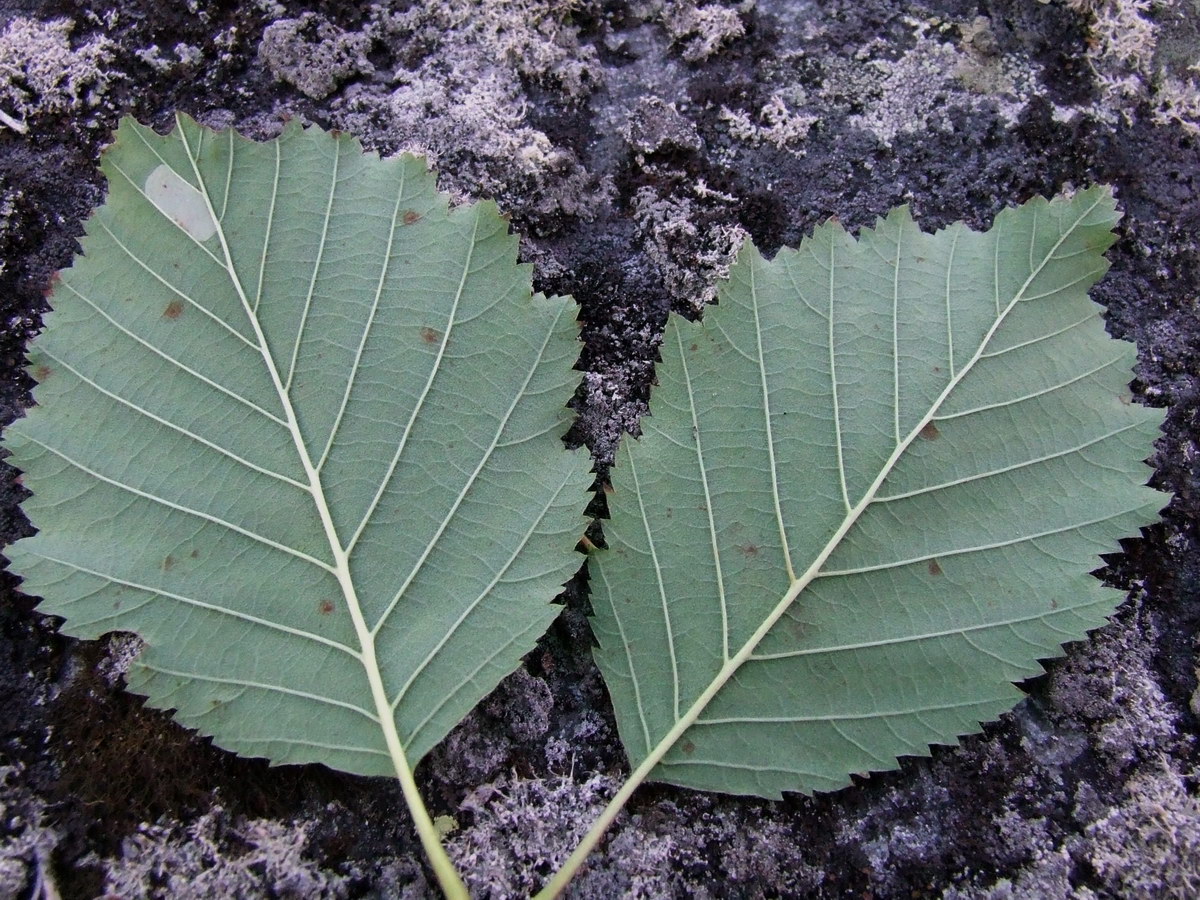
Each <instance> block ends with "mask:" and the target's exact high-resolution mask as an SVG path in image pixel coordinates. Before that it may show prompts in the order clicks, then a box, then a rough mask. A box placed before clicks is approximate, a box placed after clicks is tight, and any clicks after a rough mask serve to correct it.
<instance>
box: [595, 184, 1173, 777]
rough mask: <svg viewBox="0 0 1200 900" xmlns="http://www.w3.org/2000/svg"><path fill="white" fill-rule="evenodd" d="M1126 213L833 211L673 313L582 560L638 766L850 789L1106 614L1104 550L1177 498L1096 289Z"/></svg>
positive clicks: (963, 720) (1049, 208)
mask: <svg viewBox="0 0 1200 900" xmlns="http://www.w3.org/2000/svg"><path fill="white" fill-rule="evenodd" d="M1116 219H1117V215H1116V213H1115V210H1114V203H1113V200H1112V197H1111V194H1110V193H1109V192H1108V191H1107V190H1106V189H1103V188H1093V189H1090V190H1087V191H1084V192H1081V193H1079V194H1077V195H1076V196H1074V197H1072V198H1069V199H1066V198H1060V199H1056V200H1054V201H1052V202H1047V201H1045V200H1043V199H1041V198H1038V199H1035V200H1033V201H1031V202H1029V203H1027V204H1025V205H1024V206H1022V207H1020V208H1019V209H1015V210H1007V211H1005V212H1003V213H1001V214H1000V215H999V216H998V217H997V219H996V222H995V225H994V226H993V228H992V229H991V230H990V231H988V232H985V233H977V232H974V231H971V230H970V229H968V228H967V227H965V226H963V225H961V224H958V225H954V226H951V227H950V228H947V229H946V230H944V231H941V232H939V233H937V234H935V235H929V234H925V233H923V232H921V231H920V229H919V228H918V227H917V226H916V224H915V223H914V222H913V220H912V218H911V216H910V215H909V213H908V211H907V209H905V208H901V209H898V210H895V211H893V212H892V213H891V214H890V215H889V216H888V217H887V219H886V220H882V221H880V222H879V223H878V225H877V227H876V228H875V229H874V230H870V229H866V230H864V231H863V232H862V233H861V235H860V237H859V238H858V239H857V240H856V239H855V238H853V237H852V236H850V235H849V234H847V233H846V231H845V230H843V229H842V228H841V227H840V226H839V225H838V224H836V223H831V224H828V225H825V226H822V227H820V228H818V229H817V230H816V232H815V234H814V235H813V236H812V237H811V238H810V239H807V240H805V241H803V242H802V243H801V245H800V248H799V249H798V250H782V251H780V253H779V254H778V256H776V258H775V259H774V260H772V261H767V260H764V259H763V257H762V256H761V255H759V253H758V252H757V250H756V249H755V248H754V247H753V246H752V245H747V246H746V247H745V249H744V250H743V251H742V253H741V255H740V256H739V258H738V261H737V263H736V264H735V265H734V267H733V269H732V271H731V273H730V278H729V281H728V282H727V283H726V284H725V285H724V286H723V289H722V290H721V292H720V295H719V304H718V305H717V306H714V307H710V308H708V309H707V310H706V312H705V316H704V320H703V322H701V323H699V324H693V323H689V322H686V321H684V320H681V319H679V318H673V320H672V322H671V323H670V324H669V325H668V328H667V332H666V335H665V337H664V339H663V345H662V363H661V365H660V366H659V367H658V378H659V386H658V387H657V389H656V390H655V393H654V398H653V404H652V407H651V415H650V416H649V417H647V418H645V419H643V421H642V428H643V436H642V437H641V439H639V440H637V441H626V442H625V443H624V450H623V452H622V454H621V455H620V457H619V458H618V462H617V467H616V469H615V470H614V481H615V488H614V491H613V493H612V494H611V495H610V496H609V498H608V503H609V510H610V514H611V520H610V521H609V522H608V523H607V524H606V526H605V537H606V540H607V542H608V547H609V549H608V550H606V551H602V552H599V553H596V554H595V555H594V556H593V563H592V572H593V578H592V585H593V603H594V605H595V613H596V614H595V619H594V628H595V632H596V636H597V639H598V642H599V648H598V649H597V650H596V659H597V662H598V663H599V665H600V668H601V669H602V671H603V673H604V677H605V680H606V682H607V684H608V688H609V691H610V692H611V694H612V699H613V703H614V705H615V707H616V714H617V723H618V726H619V730H620V733H621V738H622V741H623V743H624V745H625V748H626V750H627V752H628V753H629V756H630V759H631V761H632V763H633V764H634V766H635V767H641V768H640V771H641V772H642V774H644V775H646V777H648V778H649V779H650V780H653V781H664V782H669V783H673V784H678V785H684V786H687V787H693V788H699V789H704V790H714V791H724V792H729V793H737V794H757V795H760V796H764V797H778V796H779V795H780V792H781V791H785V790H787V791H806V792H811V791H816V790H821V791H829V790H834V789H836V788H839V787H841V786H843V785H845V784H847V783H848V781H849V775H850V774H851V773H865V772H869V771H879V770H884V769H890V768H893V767H895V765H896V758H897V757H898V756H903V755H922V754H926V753H928V746H929V745H930V744H934V743H951V742H953V741H954V740H955V739H956V738H957V737H958V736H960V735H962V734H965V733H969V732H973V731H976V730H978V728H979V724H980V723H981V722H986V721H989V720H991V719H994V718H996V717H997V716H998V715H999V714H1000V713H1002V712H1004V711H1005V710H1007V709H1008V708H1010V707H1011V706H1012V705H1013V704H1014V703H1015V702H1016V701H1017V700H1018V699H1019V698H1020V697H1021V694H1020V692H1019V691H1018V690H1017V689H1016V688H1015V687H1014V686H1013V684H1012V682H1014V681H1017V680H1020V679H1023V678H1027V677H1029V676H1032V675H1035V674H1038V673H1039V672H1040V671H1041V670H1040V667H1039V666H1038V660H1040V659H1045V658H1048V657H1052V656H1057V655H1059V654H1060V653H1061V645H1062V643H1063V642H1064V641H1071V640H1077V639H1080V638H1082V637H1084V635H1085V634H1086V632H1087V631H1088V630H1089V629H1091V628H1095V627H1097V626H1099V625H1101V624H1102V623H1103V622H1104V619H1105V616H1106V615H1108V614H1109V613H1110V612H1111V611H1112V610H1113V609H1114V608H1115V606H1116V605H1117V603H1118V602H1119V601H1120V599H1121V594H1120V593H1119V592H1117V591H1115V590H1112V589H1108V588H1105V587H1103V586H1102V585H1101V583H1100V582H1099V581H1098V580H1097V579H1096V578H1094V577H1093V576H1091V575H1090V574H1089V571H1090V570H1092V569H1094V568H1096V567H1097V566H1098V565H1099V560H1098V558H1097V554H1099V553H1104V552H1110V551H1115V550H1116V549H1117V540H1118V539H1119V538H1121V537H1123V536H1126V535H1132V534H1135V533H1136V532H1137V529H1138V527H1139V526H1142V525H1145V524H1147V523H1148V522H1150V521H1152V520H1154V518H1155V517H1156V514H1157V510H1158V509H1159V508H1160V507H1161V506H1162V505H1163V502H1164V498H1163V495H1162V494H1160V493H1158V492H1156V491H1154V490H1151V489H1150V488H1148V487H1146V486H1145V481H1146V468H1145V467H1144V465H1143V460H1144V458H1145V457H1146V456H1147V455H1148V454H1149V452H1150V448H1151V443H1152V441H1153V440H1154V438H1155V436H1156V435H1157V433H1158V428H1159V426H1160V424H1161V422H1162V413H1161V412H1160V411H1158V410H1154V409H1148V408H1146V407H1143V406H1140V405H1138V404H1136V403H1134V402H1132V398H1131V396H1130V393H1129V390H1128V381H1129V377H1130V367H1131V365H1132V362H1133V359H1134V348H1133V345H1131V344H1128V343H1123V342H1117V341H1113V340H1111V339H1110V338H1109V337H1108V336H1107V335H1106V334H1105V331H1104V325H1103V322H1102V320H1101V316H1100V309H1099V307H1098V306H1096V305H1095V304H1094V303H1093V302H1092V301H1091V300H1090V299H1089V298H1088V295H1087V290H1088V288H1089V287H1090V286H1091V285H1092V284H1093V283H1094V282H1095V281H1096V280H1097V279H1098V278H1099V277H1100V276H1101V275H1102V274H1103V273H1104V271H1105V269H1106V268H1107V263H1106V262H1105V260H1104V258H1103V256H1102V254H1103V252H1104V250H1105V249H1107V248H1108V247H1109V245H1110V244H1111V243H1112V241H1113V235H1112V227H1113V225H1114V223H1115V222H1116ZM636 777H637V773H635V778H636Z"/></svg>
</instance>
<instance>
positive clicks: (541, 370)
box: [5, 119, 591, 780]
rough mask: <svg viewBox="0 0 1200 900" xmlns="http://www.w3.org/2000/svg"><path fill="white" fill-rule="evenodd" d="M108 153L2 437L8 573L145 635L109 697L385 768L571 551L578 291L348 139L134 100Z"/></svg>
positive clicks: (461, 709) (418, 172)
mask: <svg viewBox="0 0 1200 900" xmlns="http://www.w3.org/2000/svg"><path fill="white" fill-rule="evenodd" d="M103 169H104V173H105V175H106V176H107V178H108V184H109V195H108V200H107V202H106V203H105V204H104V206H103V207H101V208H100V209H99V210H97V212H96V213H95V214H94V215H93V217H92V218H91V219H90V220H89V221H88V223H87V236H86V237H85V238H84V239H83V242H82V243H83V250H84V253H83V256H81V257H80V258H78V259H77V260H76V262H75V265H74V267H73V268H71V269H69V270H67V271H65V272H63V273H62V277H61V282H60V283H59V284H58V285H57V287H56V288H55V292H54V300H53V306H54V310H53V312H51V313H50V314H49V315H47V317H46V320H45V321H46V326H45V331H44V333H43V334H42V335H41V336H40V337H39V338H37V340H36V341H35V342H34V343H33V345H32V346H31V347H30V351H29V355H30V360H31V363H32V366H31V371H32V373H33V374H34V376H35V377H36V379H37V380H38V382H39V385H38V387H37V389H36V394H35V396H36V400H37V406H36V407H35V408H32V409H31V410H30V411H29V414H28V416H27V417H26V418H25V419H23V420H20V421H18V422H16V423H14V424H13V425H12V426H11V427H10V428H9V429H8V433H7V437H6V439H5V444H6V446H7V448H8V450H9V451H10V452H11V454H12V459H11V462H12V463H13V464H14V465H15V466H17V467H18V468H20V469H21V470H23V471H24V473H25V475H24V483H25V485H26V487H28V488H29V489H31V490H32V491H33V497H32V498H31V499H29V500H27V501H26V503H25V504H24V509H25V512H26V513H27V514H28V516H29V518H30V520H31V521H32V522H33V524H34V525H35V526H37V528H38V532H39V533H38V534H37V535H36V536H34V537H32V538H28V539H25V540H22V541H20V542H19V543H17V544H16V545H14V546H13V547H12V548H10V550H9V551H8V555H9V557H10V559H11V561H12V568H13V570H14V571H15V572H17V573H18V574H20V575H21V576H22V577H23V578H24V590H25V591H26V592H27V593H30V594H35V595H40V596H42V597H43V598H45V599H44V602H43V603H42V605H41V607H40V608H41V610H42V611H43V612H46V613H52V614H54V615H58V616H62V617H63V618H64V619H65V620H66V622H65V624H64V626H63V629H64V631H66V632H67V633H69V634H72V635H75V636H78V637H84V638H95V637H98V636H100V635H102V634H104V633H105V632H109V631H118V630H119V631H131V632H136V633H137V634H139V635H140V636H141V637H142V638H143V639H144V640H145V642H146V645H147V646H146V649H145V650H144V652H143V653H142V655H141V656H140V658H139V659H138V661H137V663H136V666H135V668H134V671H133V673H132V675H131V678H130V686H131V687H132V688H133V689H134V690H135V691H137V692H139V693H142V694H145V695H146V696H147V697H148V698H149V702H150V703H151V704H153V705H154V706H158V707H161V708H172V709H174V710H175V716H176V718H177V719H178V720H179V721H180V722H182V723H184V724H185V725H188V726H190V727H192V728H196V729H197V730H199V731H201V732H202V733H204V734H207V735H212V736H213V738H214V740H215V741H216V743H217V744H219V745H220V746H222V747H225V748H227V749H230V750H234V751H236V752H238V753H242V754H245V755H248V756H265V757H267V758H268V759H270V760H271V761H272V762H274V763H307V762H321V763H324V764H326V765H329V766H332V767H334V768H337V769H341V770H344V771H347V772H354V773H358V774H362V775H383V774H390V775H396V774H401V776H402V780H403V777H404V775H403V773H401V769H402V768H403V769H405V770H407V769H408V768H409V767H410V766H411V764H415V762H416V760H418V759H420V758H421V756H422V755H424V754H425V753H426V751H428V750H429V749H430V748H431V747H433V746H434V745H435V744H436V743H437V742H438V741H439V740H440V739H441V738H442V737H443V736H444V735H445V734H446V733H447V732H448V731H449V730H450V729H451V728H453V727H454V726H455V725H456V724H457V723H458V722H459V721H460V720H461V719H462V718H463V716H465V715H466V713H467V712H468V711H469V710H470V709H471V708H472V707H473V706H474V705H475V704H476V702H477V701H479V700H480V699H481V698H482V697H484V696H485V695H486V694H487V693H488V692H489V691H490V690H491V689H492V688H493V687H494V686H495V685H496V684H497V683H498V682H499V681H500V679H502V678H503V677H504V676H505V675H507V674H508V673H509V672H511V671H512V670H513V669H514V668H515V667H516V666H517V665H518V663H519V661H520V658H521V656H522V655H523V654H524V653H526V652H527V651H529V650H530V649H531V648H532V647H533V646H534V642H535V641H536V639H537V638H538V637H539V636H540V635H541V633H542V632H543V631H544V629H545V628H546V627H547V626H548V624H549V623H550V621H551V620H552V619H553V618H554V616H555V614H556V611H557V608H556V607H554V606H552V605H551V604H550V601H551V600H552V599H553V597H554V595H555V594H556V593H557V592H558V590H559V587H560V585H561V584H562V583H563V582H564V581H566V580H567V579H568V578H569V577H570V576H571V575H572V574H573V572H574V571H575V570H576V568H577V567H578V557H577V556H576V555H575V553H574V546H575V543H576V539H577V537H578V535H579V534H580V533H581V529H582V526H583V517H582V511H583V507H584V504H585V501H586V491H587V488H588V486H589V483H590V478H591V476H590V475H589V462H588V460H587V458H586V456H584V455H581V454H573V453H569V452H567V451H566V450H564V448H563V446H562V444H561V442H560V439H559V438H560V435H561V433H562V432H563V430H564V429H565V427H566V425H567V422H568V419H569V412H568V411H567V410H566V409H565V408H564V404H565V402H566V400H567V399H568V398H569V397H570V394H571V391H572V389H573V386H574V384H575V381H576V375H575V373H574V372H573V371H572V367H573V365H574V363H575V360H576V357H577V353H578V350H577V348H578V344H577V341H576V325H575V321H574V319H575V316H574V312H575V305H574V303H573V302H572V301H571V300H570V298H561V297H559V298H549V299H548V298H546V297H544V296H541V295H537V296H533V295H532V292H531V290H530V267H529V266H525V265H518V264H517V262H516V254H517V239H516V237H515V236H514V235H512V234H510V233H509V230H508V227H507V223H506V222H505V220H504V219H503V218H502V217H501V216H500V215H499V214H498V212H497V210H496V208H495V206H494V205H493V204H491V203H478V204H474V205H470V206H461V207H457V208H454V209H450V208H449V206H448V203H447V198H446V197H445V196H444V195H442V194H439V193H438V192H437V190H436V188H435V181H434V177H433V175H432V174H431V173H430V172H428V171H427V169H426V165H425V163H424V161H423V160H421V159H420V158H417V157H414V156H410V155H403V156H400V157H397V158H393V159H385V160H381V159H379V158H378V157H377V156H375V155H374V154H365V153H363V151H362V148H361V147H360V146H359V145H358V144H357V142H355V141H354V140H353V139H351V138H350V137H349V136H347V135H330V134H326V133H324V132H321V131H320V130H318V129H315V128H309V129H307V130H304V129H301V128H300V127H299V125H296V124H292V125H290V126H289V127H288V128H287V129H285V131H284V133H283V135H282V136H281V137H280V138H279V139H277V140H275V141H271V142H268V143H261V144H260V143H254V142H251V141H248V140H245V139H243V138H241V137H239V136H237V135H235V134H234V133H233V132H232V131H223V132H219V133H214V132H212V131H210V130H208V129H205V128H202V127H200V126H199V125H197V124H196V123H195V122H193V121H191V120H189V119H180V120H179V122H178V123H177V127H176V128H175V129H174V131H172V133H171V134H169V135H167V136H165V137H163V136H159V135H157V134H155V133H154V132H152V131H150V130H149V129H147V128H143V127H141V126H139V125H137V124H136V123H134V122H132V121H131V120H126V121H125V122H124V123H123V124H122V125H121V127H120V130H119V132H118V136H117V140H116V143H115V144H114V145H113V146H112V147H111V148H110V149H109V150H108V151H107V152H106V153H105V156H104V160H103ZM405 757H407V762H405Z"/></svg>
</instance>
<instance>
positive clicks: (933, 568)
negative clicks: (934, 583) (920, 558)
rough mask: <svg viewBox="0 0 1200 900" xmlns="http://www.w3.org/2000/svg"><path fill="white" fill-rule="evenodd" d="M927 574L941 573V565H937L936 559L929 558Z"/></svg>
mask: <svg viewBox="0 0 1200 900" xmlns="http://www.w3.org/2000/svg"><path fill="white" fill-rule="evenodd" d="M929 574H930V575H941V574H942V567H941V566H939V565H938V561H937V560H936V559H931V560H930V561H929Z"/></svg>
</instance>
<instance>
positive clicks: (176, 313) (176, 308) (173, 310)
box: [163, 300, 183, 319]
mask: <svg viewBox="0 0 1200 900" xmlns="http://www.w3.org/2000/svg"><path fill="white" fill-rule="evenodd" d="M182 315H183V301H182V300H172V301H171V302H170V303H168V304H167V308H166V309H164V310H163V318H164V319H178V318H179V317H180V316H182Z"/></svg>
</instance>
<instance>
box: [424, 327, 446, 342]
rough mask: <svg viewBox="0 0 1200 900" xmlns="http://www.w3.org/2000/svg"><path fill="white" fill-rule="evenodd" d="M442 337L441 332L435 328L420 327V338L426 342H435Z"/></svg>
mask: <svg viewBox="0 0 1200 900" xmlns="http://www.w3.org/2000/svg"><path fill="white" fill-rule="evenodd" d="M441 339H442V333H441V332H440V331H438V330H437V329H435V328H422V329H421V340H423V341H424V342H425V343H427V344H436V343H437V342H438V341H440V340H441Z"/></svg>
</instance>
